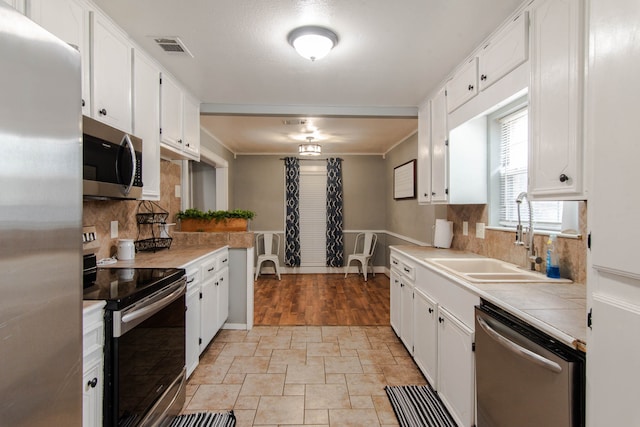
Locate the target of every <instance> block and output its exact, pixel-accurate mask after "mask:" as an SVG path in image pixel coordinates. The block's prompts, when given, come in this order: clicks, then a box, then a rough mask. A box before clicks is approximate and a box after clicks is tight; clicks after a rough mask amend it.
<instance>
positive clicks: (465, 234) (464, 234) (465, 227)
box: [462, 221, 469, 236]
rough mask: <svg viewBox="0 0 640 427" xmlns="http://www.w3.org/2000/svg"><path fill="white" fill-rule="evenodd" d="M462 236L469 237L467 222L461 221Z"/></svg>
mask: <svg viewBox="0 0 640 427" xmlns="http://www.w3.org/2000/svg"><path fill="white" fill-rule="evenodd" d="M462 235H463V236H468V235H469V221H462Z"/></svg>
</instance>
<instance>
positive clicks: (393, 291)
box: [389, 269, 402, 336]
mask: <svg viewBox="0 0 640 427" xmlns="http://www.w3.org/2000/svg"><path fill="white" fill-rule="evenodd" d="M390 276H391V277H390V279H389V280H390V289H389V309H390V311H391V313H390V315H389V317H390V321H391V327H392V328H393V330H394V331H395V332H396V335H398V336H400V334H401V329H400V326H401V324H400V307H401V303H400V300H401V298H402V291H401V288H400V276H399V274H398V273H397V272H396V271H395V270H393V269H392V270H391V274H390Z"/></svg>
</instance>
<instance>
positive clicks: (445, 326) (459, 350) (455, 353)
mask: <svg viewBox="0 0 640 427" xmlns="http://www.w3.org/2000/svg"><path fill="white" fill-rule="evenodd" d="M474 392H475V368H474V359H473V330H471V329H470V328H469V327H467V326H466V325H465V324H464V323H462V322H460V321H459V320H458V319H456V318H455V317H454V316H453V315H452V314H451V313H449V312H448V311H447V310H445V309H444V308H442V307H441V306H439V307H438V395H439V396H440V398H441V399H442V402H443V403H444V404H445V405H446V406H447V409H449V412H450V413H451V415H452V416H453V418H454V419H455V420H456V423H457V424H458V425H459V426H461V427H470V426H472V425H473V423H474V418H475V415H474V404H475V398H474Z"/></svg>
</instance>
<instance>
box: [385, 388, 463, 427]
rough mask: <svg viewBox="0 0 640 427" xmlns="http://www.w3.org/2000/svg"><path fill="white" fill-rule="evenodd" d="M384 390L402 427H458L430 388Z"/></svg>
mask: <svg viewBox="0 0 640 427" xmlns="http://www.w3.org/2000/svg"><path fill="white" fill-rule="evenodd" d="M384 389H385V391H386V392H387V396H389V400H390V401H391V406H393V411H394V412H395V413H396V417H398V422H399V423H400V426H401V427H457V426H456V423H455V421H453V419H452V418H451V415H449V412H448V411H447V409H446V408H445V407H444V405H443V404H442V401H440V398H439V397H438V396H437V395H436V393H435V392H434V391H433V390H431V388H430V387H429V386H416V385H408V386H387V387H385V388H384Z"/></svg>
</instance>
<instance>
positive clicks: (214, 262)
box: [202, 257, 218, 281]
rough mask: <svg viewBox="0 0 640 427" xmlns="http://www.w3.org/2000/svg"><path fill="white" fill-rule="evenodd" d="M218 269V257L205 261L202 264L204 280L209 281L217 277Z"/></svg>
mask: <svg viewBox="0 0 640 427" xmlns="http://www.w3.org/2000/svg"><path fill="white" fill-rule="evenodd" d="M217 271H218V258H217V257H216V258H213V259H209V260H207V261H205V262H204V263H203V264H202V280H203V281H207V280H210V279H211V278H213V277H215V275H216V272H217Z"/></svg>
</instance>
